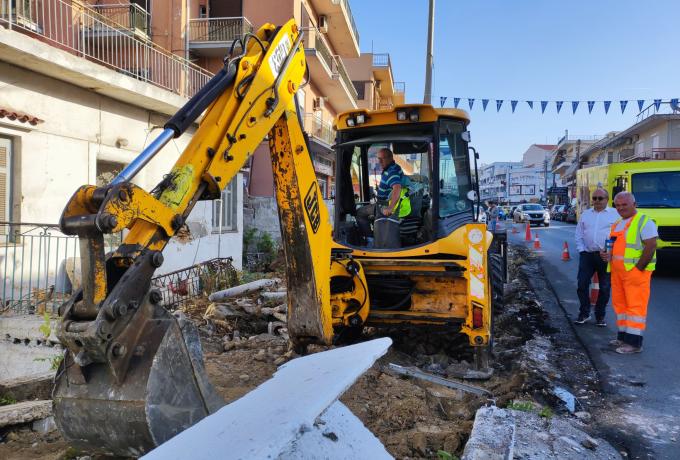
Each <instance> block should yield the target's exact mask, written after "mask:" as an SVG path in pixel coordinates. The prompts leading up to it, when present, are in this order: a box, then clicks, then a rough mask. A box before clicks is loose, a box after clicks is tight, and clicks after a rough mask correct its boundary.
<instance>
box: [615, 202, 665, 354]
mask: <svg viewBox="0 0 680 460" xmlns="http://www.w3.org/2000/svg"><path fill="white" fill-rule="evenodd" d="M614 206H615V207H616V210H617V211H618V213H619V215H620V216H621V219H619V220H618V221H617V222H616V223H614V225H612V228H611V233H610V235H609V239H610V240H612V241H613V244H611V245H610V246H611V251H605V252H602V253H601V255H602V258H603V259H604V260H607V261H608V262H609V265H608V267H607V270H609V271H611V282H612V304H613V306H614V312H615V313H616V325H617V326H618V335H617V337H616V339H615V340H612V341H611V342H610V344H611V345H613V346H615V347H617V348H616V352H617V353H621V354H630V353H639V352H641V351H642V334H643V332H644V330H645V326H646V322H647V304H648V303H649V291H650V285H651V279H652V272H653V271H654V268H655V267H656V254H655V253H656V239H657V237H658V236H659V235H658V233H657V228H656V224H654V222H653V221H652V220H651V219H649V218H648V217H647V216H645V215H643V214H641V213H639V212H637V209H635V197H634V196H633V194H632V193H629V192H620V193H618V194H617V195H616V197H614Z"/></svg>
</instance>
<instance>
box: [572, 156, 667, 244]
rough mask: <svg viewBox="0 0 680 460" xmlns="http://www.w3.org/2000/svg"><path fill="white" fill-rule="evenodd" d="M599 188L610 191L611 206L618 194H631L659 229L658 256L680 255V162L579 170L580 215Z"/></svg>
mask: <svg viewBox="0 0 680 460" xmlns="http://www.w3.org/2000/svg"><path fill="white" fill-rule="evenodd" d="M598 187H601V188H604V189H606V190H607V192H609V196H610V205H611V203H612V200H613V197H614V196H615V195H616V194H617V193H619V192H621V191H627V192H632V193H633V195H635V200H636V202H637V208H638V209H639V210H640V211H642V212H643V213H644V214H646V215H647V216H649V217H650V218H651V219H652V220H654V222H656V225H657V226H658V227H659V240H658V246H657V253H659V254H668V253H670V252H675V253H678V254H680V161H643V162H634V163H633V162H631V163H613V164H609V165H603V166H596V167H593V168H586V169H581V170H579V171H578V172H577V174H576V188H577V198H578V207H577V212H578V215H579V216H580V213H581V212H582V211H584V210H585V209H587V208H589V207H590V196H591V194H592V192H593V191H594V190H595V189H596V188H598Z"/></svg>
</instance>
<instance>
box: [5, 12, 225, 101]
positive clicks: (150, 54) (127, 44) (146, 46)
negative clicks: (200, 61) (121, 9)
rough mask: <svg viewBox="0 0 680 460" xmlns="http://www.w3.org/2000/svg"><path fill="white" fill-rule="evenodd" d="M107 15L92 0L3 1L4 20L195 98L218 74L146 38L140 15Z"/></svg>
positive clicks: (172, 90) (122, 70) (100, 62)
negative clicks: (84, 0)
mask: <svg viewBox="0 0 680 460" xmlns="http://www.w3.org/2000/svg"><path fill="white" fill-rule="evenodd" d="M117 20H118V19H116V16H114V17H111V18H109V17H106V16H104V15H102V14H99V13H97V12H96V11H95V10H94V9H92V8H90V7H89V6H88V5H84V4H81V3H78V2H76V1H73V2H66V1H64V0H0V25H3V26H5V27H8V28H9V29H13V30H17V31H20V32H21V33H24V34H26V35H28V36H31V37H33V38H36V39H37V40H40V41H45V42H48V43H50V44H51V45H53V46H55V47H57V48H60V49H62V50H65V51H68V52H70V53H72V54H75V55H77V56H81V57H83V58H86V59H88V60H91V61H94V62H96V63H98V64H101V65H104V66H106V67H108V68H110V69H113V70H115V71H117V72H120V73H123V74H125V75H128V76H131V77H134V78H136V79H138V80H141V81H145V82H147V83H151V84H153V85H156V86H159V87H161V88H164V89H166V90H168V91H171V92H173V93H176V94H179V95H182V96H186V97H191V96H193V95H194V94H195V93H196V92H197V91H198V90H199V89H200V88H202V87H203V86H204V85H205V83H207V81H208V80H209V79H210V78H211V77H212V74H211V73H210V72H208V71H206V70H204V69H202V68H201V67H199V66H197V65H195V64H193V63H191V62H190V61H188V60H186V59H184V58H181V57H179V56H176V55H174V54H172V53H171V52H169V51H167V50H165V49H163V48H161V47H159V46H157V45H155V44H154V43H152V42H151V41H149V40H146V39H144V40H142V39H140V37H139V36H138V34H136V33H135V30H134V28H133V29H131V28H130V26H131V25H135V24H136V23H137V22H138V21H139V20H138V19H137V17H136V16H135V17H134V18H131V17H129V16H127V19H121V20H123V22H126V21H128V22H129V21H133V22H132V23H131V24H120V23H117V22H115V21H117Z"/></svg>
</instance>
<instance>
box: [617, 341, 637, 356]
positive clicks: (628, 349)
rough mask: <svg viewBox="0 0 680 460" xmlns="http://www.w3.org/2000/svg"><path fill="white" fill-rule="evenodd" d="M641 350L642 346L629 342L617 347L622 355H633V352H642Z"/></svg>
mask: <svg viewBox="0 0 680 460" xmlns="http://www.w3.org/2000/svg"><path fill="white" fill-rule="evenodd" d="M641 351H642V347H634V346H632V345H628V344H627V343H624V344H623V345H621V346H620V347H619V348H617V349H616V352H617V353H618V354H620V355H632V354H633V353H640V352H641Z"/></svg>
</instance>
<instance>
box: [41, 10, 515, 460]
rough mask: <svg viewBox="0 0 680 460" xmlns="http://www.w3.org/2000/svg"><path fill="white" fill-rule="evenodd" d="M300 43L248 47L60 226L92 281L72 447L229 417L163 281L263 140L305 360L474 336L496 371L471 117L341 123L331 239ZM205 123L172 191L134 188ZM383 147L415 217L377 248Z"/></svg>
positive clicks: (70, 400)
mask: <svg viewBox="0 0 680 460" xmlns="http://www.w3.org/2000/svg"><path fill="white" fill-rule="evenodd" d="M301 40H302V31H301V30H300V29H298V27H297V26H296V24H295V23H294V21H290V22H288V23H286V24H285V25H283V26H280V27H276V26H273V25H265V26H263V27H262V28H261V29H260V30H259V31H258V32H257V33H256V34H247V35H246V36H245V38H244V39H243V40H242V41H241V43H240V44H238V45H237V46H236V47H235V48H236V50H237V51H238V52H240V54H238V55H234V54H233V53H231V55H230V56H228V57H227V59H225V65H224V68H223V69H222V70H221V71H220V72H219V73H218V74H217V75H215V77H214V78H213V79H212V80H211V81H210V82H209V83H208V84H207V85H206V86H205V87H204V88H203V89H201V90H200V92H199V93H198V94H197V95H196V96H194V97H193V98H192V99H191V100H190V101H189V102H188V103H187V104H186V106H185V107H183V108H182V109H181V110H180V111H179V112H178V113H177V114H176V115H175V116H174V117H172V118H171V119H170V120H169V121H168V123H167V124H166V125H165V129H164V131H163V133H162V134H161V135H160V136H159V137H158V138H157V139H156V140H155V141H154V142H153V143H152V144H151V145H149V147H147V148H146V149H145V150H144V151H143V152H142V153H141V154H140V155H139V157H138V158H137V159H135V160H134V161H133V162H132V163H131V164H130V165H128V166H127V167H126V168H125V169H124V170H123V171H122V172H121V173H120V174H119V175H118V176H117V177H116V179H115V180H114V181H113V182H112V183H111V184H110V185H107V186H104V187H95V186H92V185H86V186H83V187H81V188H79V189H78V190H77V191H76V193H75V194H74V195H73V197H72V198H71V199H70V201H69V202H68V204H67V206H66V208H65V210H64V212H63V215H62V217H61V221H60V226H61V230H62V231H63V232H64V233H65V234H69V235H78V236H79V241H80V257H81V264H82V273H83V281H82V288H81V289H80V290H79V291H77V292H75V293H74V294H73V295H72V297H71V298H70V299H69V300H68V301H67V302H66V303H65V304H64V305H63V306H62V308H61V311H60V313H61V315H62V321H61V323H60V326H59V328H58V336H59V338H60V340H61V342H62V343H63V345H64V346H65V347H66V353H65V358H64V360H63V362H62V364H61V366H60V368H59V370H58V373H57V377H56V386H55V389H54V413H55V416H56V421H57V424H58V426H59V429H60V430H61V432H62V434H63V436H64V437H65V438H66V439H67V440H68V441H69V442H70V443H72V444H74V445H76V446H80V447H84V448H86V449H89V450H91V451H94V452H101V453H105V454H112V455H119V456H139V455H141V454H143V453H145V452H148V451H149V450H150V449H152V448H153V447H155V446H157V445H159V444H161V443H163V442H164V441H166V440H168V439H169V438H171V437H172V436H174V435H175V434H177V433H179V432H180V431H182V430H184V429H186V428H187V427H189V426H191V425H193V424H194V423H196V422H197V421H198V420H200V419H201V418H203V417H205V416H206V415H208V414H210V413H212V412H214V411H215V410H216V409H217V408H219V407H220V406H221V405H222V404H223V403H222V402H221V400H220V398H219V397H217V396H216V394H215V392H214V391H213V389H212V387H211V386H210V383H209V382H208V381H207V379H206V376H205V371H204V368H203V360H202V353H201V346H200V343H199V340H198V335H197V333H196V331H195V329H194V327H193V326H192V325H191V323H190V322H188V321H185V320H184V319H183V318H181V317H178V316H175V315H173V314H171V313H170V312H168V311H167V310H166V309H165V308H164V307H163V305H162V302H161V300H162V299H161V295H160V293H159V292H158V291H156V290H154V289H151V283H150V282H151V277H152V275H153V273H154V271H155V270H156V268H158V267H159V266H161V264H162V263H163V256H162V251H163V248H164V247H165V246H166V244H167V243H168V241H169V240H170V239H171V238H172V237H173V235H174V234H175V233H176V232H177V231H178V230H179V229H180V228H181V227H182V225H183V224H184V222H185V220H186V218H187V216H188V215H189V213H190V212H191V210H192V208H193V207H194V205H195V204H196V203H197V202H198V201H199V200H213V199H216V198H219V197H220V193H221V190H222V189H223V188H224V187H225V186H226V185H227V184H228V183H229V181H230V180H231V179H232V177H234V176H235V175H236V174H237V173H238V171H239V169H240V168H241V166H242V165H243V164H244V162H245V161H246V160H247V159H248V158H249V157H250V156H251V155H252V153H253V152H254V150H255V149H256V147H257V146H258V145H259V144H260V142H262V140H263V139H265V138H268V140H269V146H270V150H271V161H272V169H273V173H274V182H275V189H276V200H277V204H278V212H279V218H280V224H281V237H282V246H283V249H284V254H285V260H286V280H287V284H288V297H287V298H288V331H289V334H290V338H291V341H292V343H293V345H294V346H296V347H298V348H304V347H305V346H306V345H308V344H312V343H317V344H331V343H333V342H334V341H337V340H338V339H341V338H342V337H343V335H345V334H350V335H356V333H358V332H360V331H361V329H362V328H363V326H366V325H373V326H381V325H394V324H399V323H402V324H405V325H407V326H408V327H414V328H421V327H422V328H423V331H425V330H426V329H425V327H426V326H427V327H432V326H435V327H441V328H442V329H443V330H446V331H450V333H451V334H452V335H454V334H459V333H462V334H464V335H466V336H467V337H468V339H469V343H470V345H471V346H472V347H475V349H477V350H479V351H480V353H479V354H480V356H481V355H483V353H484V351H486V350H488V348H489V347H490V345H491V341H492V339H491V331H492V328H491V325H492V302H494V301H495V300H494V299H497V298H498V296H499V293H500V289H501V287H502V282H503V268H502V263H503V262H502V256H503V250H502V244H500V245H499V244H497V242H494V244H495V245H496V246H498V248H499V249H494V250H490V247H492V240H493V237H492V235H491V234H490V233H488V232H487V231H486V228H485V226H484V225H483V224H479V223H475V222H474V219H473V200H474V199H475V190H474V189H475V187H474V184H473V174H472V173H471V159H470V155H469V150H468V141H469V133H468V131H467V125H468V123H469V120H468V118H467V115H466V114H465V113H464V112H463V111H459V110H452V109H434V108H432V106H429V105H402V106H397V107H395V108H394V109H390V110H381V111H365V110H354V111H350V112H346V113H343V114H341V115H339V116H338V117H337V120H336V123H335V128H336V130H337V144H336V145H335V147H334V148H335V151H336V155H337V161H336V186H335V202H334V206H333V208H334V216H333V224H331V221H330V217H329V213H328V210H327V206H326V205H325V204H324V203H323V200H322V196H321V190H320V188H319V184H318V183H317V178H316V174H315V170H314V163H313V160H312V157H311V156H310V149H309V147H308V138H307V135H306V134H305V132H304V131H303V127H302V123H301V116H300V113H299V109H298V107H297V105H296V104H297V98H296V97H295V95H296V92H297V91H298V89H299V87H300V85H301V84H303V82H304V81H305V76H306V74H307V66H306V62H305V50H304V47H303V45H302V41H301ZM202 114H203V118H202V120H201V122H200V125H199V127H198V129H197V131H196V133H195V134H194V136H193V138H192V139H191V141H190V143H189V145H188V146H187V148H186V149H185V150H184V152H183V153H182V154H181V156H180V158H179V159H178V160H177V162H176V163H175V165H174V166H173V167H172V169H171V170H170V171H169V173H168V174H167V175H166V176H165V178H164V179H163V180H162V181H161V182H160V183H159V184H158V185H157V186H156V187H155V188H154V189H153V190H151V191H150V192H147V191H145V190H143V189H142V188H140V187H138V186H136V185H134V184H133V183H132V182H131V179H132V178H133V177H134V176H135V175H136V174H137V173H138V172H139V171H140V170H141V169H142V168H143V167H144V165H145V164H146V163H147V162H148V161H149V160H150V159H151V158H152V157H153V156H154V154H156V153H157V152H158V151H159V150H160V149H161V148H162V147H163V146H164V145H166V144H167V143H168V142H169V141H170V140H171V139H173V138H176V137H178V136H180V135H181V134H182V133H183V132H184V131H185V130H186V129H187V128H188V127H189V126H191V125H192V124H193V123H194V122H195V121H196V120H197V119H198V117H199V116H200V115H202ZM382 148H389V149H390V150H391V151H392V152H393V154H394V159H395V161H396V163H397V164H399V165H400V166H401V168H402V170H403V175H404V182H403V184H402V188H403V190H404V193H405V196H408V199H409V202H410V204H411V210H410V211H409V213H408V215H402V216H398V217H394V216H392V217H390V216H387V217H388V218H391V222H388V223H387V224H386V225H382V224H381V223H380V222H379V220H380V219H382V217H381V216H380V215H378V216H377V217H376V219H375V222H373V223H372V224H371V223H370V222H369V225H371V226H372V230H371V232H372V233H370V234H368V235H367V234H365V233H364V234H362V232H361V231H360V230H359V226H358V225H357V212H358V210H359V209H361V208H362V206H365V205H367V204H369V203H370V202H371V201H372V195H373V193H374V192H375V190H374V189H375V188H376V187H377V186H378V184H377V181H378V176H379V171H378V170H377V169H376V167H375V166H376V160H375V156H376V152H378V151H379V150H380V149H382ZM475 165H476V155H475ZM475 167H476V166H475ZM383 224H384V223H383ZM123 230H127V231H126V233H125V237H124V240H123V242H122V244H121V245H120V246H119V247H118V248H117V249H116V250H115V251H114V252H112V253H110V254H105V253H104V244H103V241H104V235H105V234H107V233H115V232H121V231H123ZM381 231H389V232H391V237H390V238H388V240H389V241H391V243H390V246H389V247H386V246H385V244H384V243H381V244H380V245H379V244H377V243H376V242H377V241H378V240H380V241H385V238H384V236H385V235H379V233H380V232H381ZM501 243H502V241H501ZM310 391H313V390H310Z"/></svg>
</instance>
